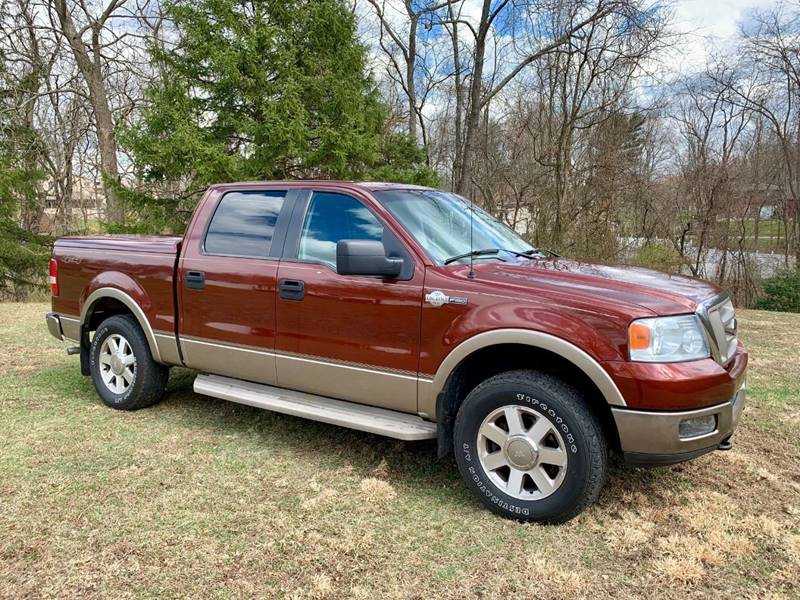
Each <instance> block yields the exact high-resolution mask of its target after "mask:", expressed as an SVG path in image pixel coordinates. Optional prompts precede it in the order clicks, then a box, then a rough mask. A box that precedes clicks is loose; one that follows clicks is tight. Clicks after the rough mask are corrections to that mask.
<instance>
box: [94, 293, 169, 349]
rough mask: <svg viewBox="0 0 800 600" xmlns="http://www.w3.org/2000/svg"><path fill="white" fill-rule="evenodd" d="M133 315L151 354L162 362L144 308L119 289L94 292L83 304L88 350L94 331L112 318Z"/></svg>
mask: <svg viewBox="0 0 800 600" xmlns="http://www.w3.org/2000/svg"><path fill="white" fill-rule="evenodd" d="M124 314H128V315H131V316H132V317H133V318H134V319H136V322H137V323H138V324H139V327H141V329H142V332H143V333H144V336H145V339H146V340H147V345H148V347H149V348H150V354H152V356H153V359H154V360H155V361H156V362H159V363H160V362H162V361H161V354H160V352H159V350H158V343H157V342H156V337H155V333H154V332H153V328H152V327H151V326H150V322H149V321H148V320H147V315H145V313H144V310H143V309H142V307H141V306H140V305H139V304H138V303H137V302H136V300H134V299H133V298H132V297H131V296H130V295H129V294H127V293H126V292H123V291H122V290H120V289H118V288H112V287H102V288H98V289H96V290H94V291H93V292H92V293H91V294H89V296H87V298H86V300H84V302H83V307H82V309H81V331H82V334H83V336H85V338H86V342H87V348H88V334H89V332H90V331H94V330H96V329H97V327H99V325H100V323H101V322H103V321H104V320H105V319H107V318H108V317H110V316H114V315H124Z"/></svg>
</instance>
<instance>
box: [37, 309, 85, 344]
mask: <svg viewBox="0 0 800 600" xmlns="http://www.w3.org/2000/svg"><path fill="white" fill-rule="evenodd" d="M45 319H46V320H47V330H48V331H49V332H50V335H52V336H53V337H54V338H56V339H57V340H72V341H74V342H78V341H80V339H81V322H80V320H79V319H77V318H75V317H65V316H64V315H59V314H58V313H52V312H51V313H47V316H46V317H45Z"/></svg>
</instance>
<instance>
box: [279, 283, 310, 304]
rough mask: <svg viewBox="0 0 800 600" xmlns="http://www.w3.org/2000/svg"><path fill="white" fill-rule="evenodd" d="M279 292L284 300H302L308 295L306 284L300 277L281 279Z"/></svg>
mask: <svg viewBox="0 0 800 600" xmlns="http://www.w3.org/2000/svg"><path fill="white" fill-rule="evenodd" d="M278 292H279V293H280V296H281V298H283V299H284V300H302V299H303V298H304V297H305V295H306V285H305V283H303V282H302V281H300V280H299V279H281V280H280V282H279V283H278Z"/></svg>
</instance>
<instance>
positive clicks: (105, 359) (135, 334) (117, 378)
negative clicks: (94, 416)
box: [89, 315, 169, 410]
mask: <svg viewBox="0 0 800 600" xmlns="http://www.w3.org/2000/svg"><path fill="white" fill-rule="evenodd" d="M89 367H90V370H91V374H92V381H93V382H94V387H95V389H96V390H97V393H98V395H99V396H100V398H101V399H102V400H103V402H104V403H105V404H106V405H107V406H110V407H111V408H117V409H119V410H137V409H139V408H144V407H146V406H151V405H153V404H155V403H156V402H158V401H159V400H161V398H162V397H163V395H164V391H165V390H166V388H167V380H168V379H169V368H168V367H166V366H164V365H161V364H159V363H157V362H156V361H155V360H153V355H152V354H150V346H149V345H148V344H147V338H145V336H144V332H143V331H142V328H141V327H140V326H139V323H137V322H136V319H134V318H133V317H132V316H130V315H116V316H113V317H109V318H108V319H106V320H105V321H103V322H102V323H101V324H100V327H98V328H97V331H96V332H95V335H94V339H92V346H91V348H90V349H89Z"/></svg>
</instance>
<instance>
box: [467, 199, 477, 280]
mask: <svg viewBox="0 0 800 600" xmlns="http://www.w3.org/2000/svg"><path fill="white" fill-rule="evenodd" d="M474 213H475V204H474V202H473V201H472V196H470V198H469V273H468V274H467V277H469V278H470V279H475V269H473V268H472V267H473V264H474V263H475V256H474V255H473V254H472V253H473V251H474V248H473V247H472V230H473V225H472V222H473V218H474V217H473V214H474Z"/></svg>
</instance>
